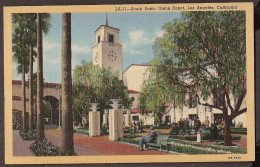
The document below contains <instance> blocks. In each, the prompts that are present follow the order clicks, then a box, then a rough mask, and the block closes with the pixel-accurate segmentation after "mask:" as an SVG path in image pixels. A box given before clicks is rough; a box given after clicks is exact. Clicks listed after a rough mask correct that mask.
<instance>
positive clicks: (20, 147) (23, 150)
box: [13, 130, 33, 156]
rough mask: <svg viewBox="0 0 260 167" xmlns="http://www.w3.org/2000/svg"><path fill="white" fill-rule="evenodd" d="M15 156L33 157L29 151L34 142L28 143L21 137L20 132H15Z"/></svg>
mask: <svg viewBox="0 0 260 167" xmlns="http://www.w3.org/2000/svg"><path fill="white" fill-rule="evenodd" d="M13 136H14V139H13V146H14V147H13V155H14V156H32V155H33V154H32V152H31V151H30V150H29V149H28V148H29V146H30V144H31V143H32V142H33V141H26V140H23V139H22V138H21V137H20V134H19V130H13Z"/></svg>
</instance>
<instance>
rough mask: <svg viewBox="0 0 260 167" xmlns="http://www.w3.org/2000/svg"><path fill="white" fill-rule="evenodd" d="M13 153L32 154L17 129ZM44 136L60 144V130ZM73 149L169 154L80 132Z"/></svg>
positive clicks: (244, 142)
mask: <svg viewBox="0 0 260 167" xmlns="http://www.w3.org/2000/svg"><path fill="white" fill-rule="evenodd" d="M157 132H159V133H168V130H165V129H163V130H157ZM13 135H14V140H13V145H14V147H13V155H14V156H33V154H32V153H31V151H30V150H29V149H28V148H29V146H30V144H31V143H32V142H33V141H25V140H22V139H21V137H20V135H19V131H18V130H13ZM145 135H147V133H139V134H137V136H145ZM45 136H46V138H47V140H48V141H51V142H52V143H53V144H54V145H56V146H60V145H61V131H60V130H45ZM213 143H214V142H202V143H201V144H204V145H212V144H213ZM233 143H234V144H237V145H238V146H239V147H240V148H244V149H246V148H247V136H246V135H241V140H240V141H239V142H233ZM74 149H75V152H76V153H77V155H164V154H169V153H166V152H160V151H156V150H145V151H138V148H137V146H135V145H130V144H125V143H120V142H115V141H110V140H109V139H108V136H99V137H88V136H84V135H81V134H74Z"/></svg>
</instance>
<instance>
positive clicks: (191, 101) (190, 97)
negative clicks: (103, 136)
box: [189, 92, 198, 108]
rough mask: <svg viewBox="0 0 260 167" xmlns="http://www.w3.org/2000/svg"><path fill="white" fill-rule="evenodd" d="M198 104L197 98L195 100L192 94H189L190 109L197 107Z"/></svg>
mask: <svg viewBox="0 0 260 167" xmlns="http://www.w3.org/2000/svg"><path fill="white" fill-rule="evenodd" d="M197 103H198V100H197V97H194V98H193V97H192V93H191V92H190V93H189V108H194V107H197Z"/></svg>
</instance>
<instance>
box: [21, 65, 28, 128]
mask: <svg viewBox="0 0 260 167" xmlns="http://www.w3.org/2000/svg"><path fill="white" fill-rule="evenodd" d="M25 98H26V96H25V65H24V64H22V130H23V131H25V132H26V131H27V126H26V99H25Z"/></svg>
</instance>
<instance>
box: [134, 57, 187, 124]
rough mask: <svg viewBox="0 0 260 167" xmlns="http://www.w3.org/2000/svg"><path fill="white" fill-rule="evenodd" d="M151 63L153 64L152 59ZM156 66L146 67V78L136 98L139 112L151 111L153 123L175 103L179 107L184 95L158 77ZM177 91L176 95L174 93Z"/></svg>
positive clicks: (157, 121)
mask: <svg viewBox="0 0 260 167" xmlns="http://www.w3.org/2000/svg"><path fill="white" fill-rule="evenodd" d="M151 64H155V63H154V62H153V61H152V62H151ZM156 69H157V68H156V66H151V67H149V68H148V69H147V71H146V75H147V76H148V78H147V79H146V80H144V82H143V87H142V89H141V93H140V94H139V96H138V98H139V100H140V107H139V112H140V113H143V111H147V110H148V111H153V114H154V119H155V120H154V122H155V124H157V123H159V122H160V123H161V121H162V116H163V115H164V114H167V113H168V112H169V111H170V110H171V109H172V108H173V107H175V108H176V106H177V104H178V106H180V108H182V107H183V104H184V103H185V97H184V95H183V93H182V92H179V90H178V87H177V86H176V85H173V84H172V85H168V83H167V82H165V79H164V78H163V77H159V76H158V73H157V71H156ZM177 92H178V93H179V94H178V96H177V95H176V93H177Z"/></svg>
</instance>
